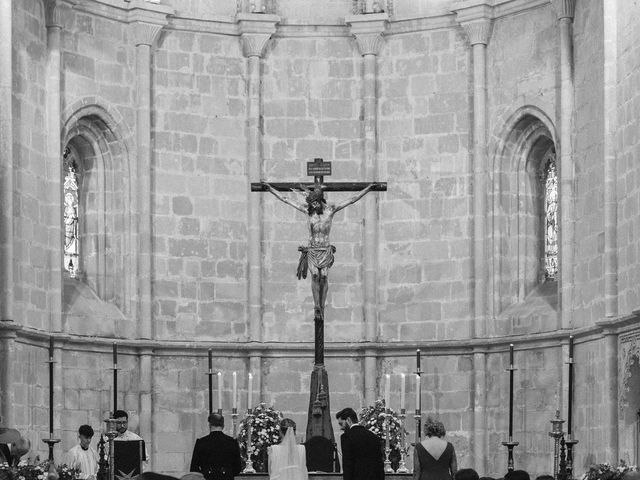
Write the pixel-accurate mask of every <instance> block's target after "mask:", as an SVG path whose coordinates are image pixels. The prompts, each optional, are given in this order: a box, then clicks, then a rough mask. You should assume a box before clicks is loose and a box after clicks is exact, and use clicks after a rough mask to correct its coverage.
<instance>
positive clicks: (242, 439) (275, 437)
mask: <svg viewBox="0 0 640 480" xmlns="http://www.w3.org/2000/svg"><path fill="white" fill-rule="evenodd" d="M280 420H282V413H280V412H278V411H276V410H274V409H273V407H267V406H266V405H265V404H264V403H261V404H260V405H258V406H257V407H256V408H254V409H253V422H252V424H251V448H250V451H249V454H250V455H251V461H252V462H253V468H254V469H255V471H256V472H266V471H267V448H269V447H270V446H271V445H275V444H278V443H280ZM247 427H248V425H247V418H245V419H244V420H242V422H240V430H239V433H238V443H239V444H240V455H241V456H242V458H243V459H246V458H248V455H247V436H248V434H247V432H248V428H247Z"/></svg>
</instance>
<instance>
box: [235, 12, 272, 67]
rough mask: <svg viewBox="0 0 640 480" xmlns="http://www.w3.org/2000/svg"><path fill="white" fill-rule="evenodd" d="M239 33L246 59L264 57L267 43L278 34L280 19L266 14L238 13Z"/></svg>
mask: <svg viewBox="0 0 640 480" xmlns="http://www.w3.org/2000/svg"><path fill="white" fill-rule="evenodd" d="M236 21H237V23H238V31H239V32H240V38H241V39H242V51H243V53H244V56H245V57H262V55H263V54H264V50H265V48H266V46H267V42H268V41H269V39H270V38H271V37H272V36H273V34H274V33H275V32H276V25H277V24H278V23H280V17H278V16H277V15H269V14H264V13H238V15H237V16H236Z"/></svg>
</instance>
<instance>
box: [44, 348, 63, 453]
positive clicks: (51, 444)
mask: <svg viewBox="0 0 640 480" xmlns="http://www.w3.org/2000/svg"><path fill="white" fill-rule="evenodd" d="M47 363H48V364H49V438H43V439H42V441H43V442H44V443H46V444H47V445H48V446H49V462H53V447H54V445H55V444H56V443H60V439H59V438H53V364H54V363H56V362H55V360H54V359H53V337H50V339H49V361H48V362H47Z"/></svg>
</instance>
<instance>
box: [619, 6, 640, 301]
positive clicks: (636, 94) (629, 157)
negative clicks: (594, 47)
mask: <svg viewBox="0 0 640 480" xmlns="http://www.w3.org/2000/svg"><path fill="white" fill-rule="evenodd" d="M639 19H640V11H638V9H637V8H634V6H632V5H630V4H627V3H624V4H620V5H619V6H618V27H617V28H618V32H617V33H618V43H617V52H618V69H617V72H618V88H617V90H616V95H617V105H618V113H617V117H618V131H617V135H616V148H617V150H618V161H617V170H618V171H617V175H618V182H617V189H618V199H619V206H618V226H619V229H618V253H619V258H618V265H619V282H620V283H619V292H620V313H628V312H630V311H632V310H635V309H636V308H638V303H639V301H640V283H639V281H640V277H639V274H640V271H639V270H638V245H639V244H638V242H639V240H638V239H639V238H640V237H639V235H638V228H639V225H640V224H639V222H638V215H637V213H638V208H640V201H639V200H640V199H639V193H640V186H639V185H638V182H637V181H636V178H637V175H638V166H637V162H636V160H637V159H638V158H639V157H638V155H639V154H640V139H639V137H638V133H637V132H638V126H639V125H638V122H640V91H639V90H638V87H637V85H638V80H639V79H638V75H639V74H640V73H639V72H638V68H637V65H638V64H640V48H638V45H639V43H638V42H639V41H640V38H639V36H640V32H638V29H637V28H635V27H634V25H636V24H637V23H636V22H637V21H638V20H639Z"/></svg>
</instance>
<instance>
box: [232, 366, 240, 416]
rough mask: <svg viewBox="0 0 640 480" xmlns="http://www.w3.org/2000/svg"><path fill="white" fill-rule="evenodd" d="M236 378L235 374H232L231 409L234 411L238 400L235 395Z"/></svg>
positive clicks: (236, 390)
mask: <svg viewBox="0 0 640 480" xmlns="http://www.w3.org/2000/svg"><path fill="white" fill-rule="evenodd" d="M237 382H238V378H237V374H236V372H233V392H232V394H231V395H232V399H231V402H232V404H231V405H232V408H233V409H234V410H235V409H237V408H238V398H237V396H236V395H237V393H238V383H237Z"/></svg>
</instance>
